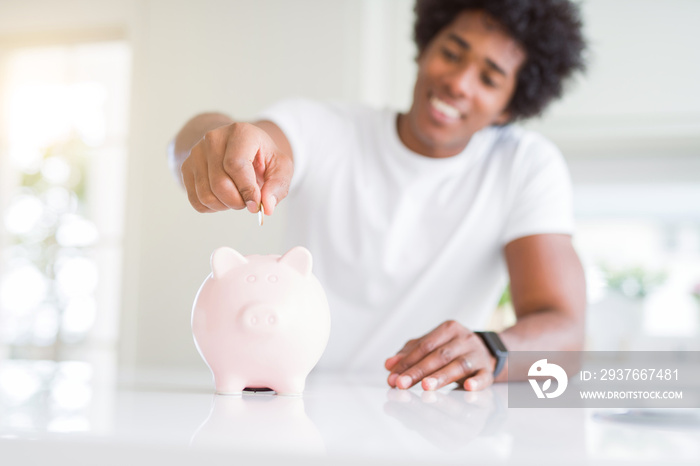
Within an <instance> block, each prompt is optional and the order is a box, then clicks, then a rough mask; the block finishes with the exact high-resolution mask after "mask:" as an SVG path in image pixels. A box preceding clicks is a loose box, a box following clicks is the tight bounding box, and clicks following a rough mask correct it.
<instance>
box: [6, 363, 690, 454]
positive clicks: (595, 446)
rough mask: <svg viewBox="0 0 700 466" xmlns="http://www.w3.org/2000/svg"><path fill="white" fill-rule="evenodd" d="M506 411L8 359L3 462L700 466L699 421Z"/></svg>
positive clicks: (348, 381)
mask: <svg viewBox="0 0 700 466" xmlns="http://www.w3.org/2000/svg"><path fill="white" fill-rule="evenodd" d="M507 401H508V386H507V384H498V385H495V386H492V387H490V388H488V389H486V390H483V391H480V392H466V391H464V390H459V389H451V388H444V389H441V390H439V391H436V392H423V391H422V390H421V389H420V388H414V389H412V390H408V391H400V390H396V389H391V388H389V387H388V386H387V385H386V382H385V376H384V375H383V374H377V375H358V374H344V375H337V374H313V375H312V376H311V377H310V378H309V381H308V384H307V389H306V391H305V393H304V395H303V396H299V397H285V396H277V395H275V394H274V393H269V392H267V393H266V392H259V393H244V394H243V395H241V396H217V395H213V394H212V393H211V389H187V390H163V389H159V390H149V389H145V388H144V389H139V390H134V389H126V388H120V387H117V386H116V384H114V383H101V382H100V377H97V376H95V374H94V373H93V372H92V368H91V367H90V366H89V365H87V364H86V363H79V362H64V363H56V362H48V361H32V362H27V361H2V362H0V450H2V451H4V452H5V453H6V454H9V455H10V457H12V456H11V455H12V452H13V451H14V452H15V453H16V454H17V455H19V454H21V455H26V454H27V452H31V453H32V454H34V455H42V454H44V455H46V457H45V459H46V460H47V461H48V460H50V459H51V458H52V455H54V453H52V451H55V449H57V448H60V447H61V445H66V444H68V443H70V444H71V445H73V446H75V445H76V444H80V445H81V446H83V447H84V448H83V449H82V450H79V451H83V456H85V455H88V453H89V451H93V450H94V452H95V454H96V455H98V456H99V455H101V454H103V453H104V452H105V451H107V450H109V449H110V448H111V449H112V450H114V451H115V452H116V453H115V455H118V454H127V453H128V452H129V451H132V450H133V451H136V450H135V449H139V448H158V449H160V450H161V451H165V450H167V451H170V452H180V453H178V458H186V457H188V458H191V459H192V458H194V459H196V458H203V457H204V456H205V455H208V456H207V457H208V458H212V457H214V458H215V457H217V456H216V455H221V456H222V457H228V456H230V455H231V453H232V452H234V453H236V455H237V456H236V457H240V456H241V455H248V456H250V457H255V458H258V459H260V458H263V459H264V458H266V457H268V458H278V459H279V458H299V459H306V460H309V459H316V460H318V461H319V462H320V463H319V464H322V463H323V462H324V461H326V462H327V461H334V462H335V460H338V461H340V460H342V459H345V460H346V461H350V459H354V460H356V461H365V460H367V461H370V462H372V461H376V462H378V463H382V462H384V463H387V462H402V463H411V462H414V463H415V462H419V463H420V462H424V463H433V464H434V463H435V462H442V463H451V462H457V463H462V464H466V463H465V461H469V462H471V464H486V463H495V464H499V463H500V464H502V463H504V462H509V463H516V464H530V463H533V464H534V463H537V464H542V463H543V462H544V463H547V462H552V463H556V462H560V463H565V464H577V463H587V462H607V461H616V460H627V461H630V462H633V463H634V462H638V461H657V462H659V463H664V462H676V463H678V462H680V463H682V462H688V463H689V464H693V463H697V462H698V461H700V410H675V411H674V412H673V413H670V412H664V411H662V410H657V411H653V410H637V411H631V410H627V411H620V410H618V411H615V410H589V409H573V408H572V409H513V408H511V409H509V408H508V407H507V406H508V402H507ZM27 442H31V445H36V442H41V443H42V444H43V445H44V446H45V448H43V449H36V448H34V447H31V448H30V446H28V445H29V443H27ZM96 445H99V448H98V447H97V446H96ZM91 448H92V449H93V450H90V449H91ZM13 449H14V450H13ZM52 449H53V450H52ZM110 451H111V450H110ZM8 452H9V453H8ZM173 454H174V453H173ZM212 455H213V456H212ZM543 455H546V458H545V457H543ZM18 457H19V456H18ZM22 457H24V456H22ZM38 458H39V459H41V458H42V457H41V456H39V457H38ZM475 461H477V463H474V462H475ZM18 464H22V463H18ZM26 464H28V463H26Z"/></svg>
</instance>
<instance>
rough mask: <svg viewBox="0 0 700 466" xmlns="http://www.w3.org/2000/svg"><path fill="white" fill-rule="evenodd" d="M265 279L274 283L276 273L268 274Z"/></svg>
mask: <svg viewBox="0 0 700 466" xmlns="http://www.w3.org/2000/svg"><path fill="white" fill-rule="evenodd" d="M267 281H268V282H270V283H275V282H276V281H277V275H268V276H267Z"/></svg>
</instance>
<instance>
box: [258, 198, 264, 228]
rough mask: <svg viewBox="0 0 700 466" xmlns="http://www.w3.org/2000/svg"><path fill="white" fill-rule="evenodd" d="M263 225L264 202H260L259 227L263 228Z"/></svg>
mask: <svg viewBox="0 0 700 466" xmlns="http://www.w3.org/2000/svg"><path fill="white" fill-rule="evenodd" d="M262 224H263V205H262V202H260V208H259V209H258V225H260V226H262Z"/></svg>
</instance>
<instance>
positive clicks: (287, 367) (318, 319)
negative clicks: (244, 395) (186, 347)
mask: <svg viewBox="0 0 700 466" xmlns="http://www.w3.org/2000/svg"><path fill="white" fill-rule="evenodd" d="M211 270H212V273H211V274H210V275H209V276H208V277H207V278H206V280H204V283H203V284H202V286H201V288H200V289H199V292H198V293H197V297H196V298H195V301H194V306H193V308H192V333H193V335H194V341H195V344H196V345H197V349H198V350H199V354H200V355H201V356H202V358H203V359H204V361H205V362H206V363H207V365H208V366H209V368H210V369H211V371H212V373H213V374H214V383H215V385H216V393H219V394H222V395H233V394H240V393H241V392H242V391H243V389H244V388H246V387H251V388H261V387H266V388H271V389H272V390H274V391H275V392H277V393H278V394H280V395H285V394H286V395H291V394H300V393H301V392H303V391H304V385H305V384H306V377H307V376H308V375H309V372H311V369H313V367H314V366H315V365H316V363H317V362H318V360H319V359H320V358H321V355H322V354H323V351H324V349H325V348H326V344H327V343H328V335H329V333H330V311H329V309H328V301H327V300H326V294H325V293H324V291H323V288H322V287H321V284H320V283H319V281H318V279H317V278H316V277H315V276H314V275H313V274H312V273H311V253H310V252H309V251H308V250H307V249H305V248H303V247H295V248H292V249H290V250H289V251H288V252H287V253H286V254H284V255H283V256H278V255H266V256H262V255H250V256H243V255H241V254H240V253H238V252H237V251H235V250H233V249H231V248H227V247H223V248H219V249H217V250H216V251H214V253H213V254H212V256H211Z"/></svg>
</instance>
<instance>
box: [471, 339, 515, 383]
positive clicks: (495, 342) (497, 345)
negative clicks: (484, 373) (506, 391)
mask: <svg viewBox="0 0 700 466" xmlns="http://www.w3.org/2000/svg"><path fill="white" fill-rule="evenodd" d="M474 333H476V334H477V335H479V336H480V337H481V339H482V340H483V342H484V344H485V345H486V347H487V348H488V349H489V352H490V353H491V354H492V355H493V356H494V357H495V358H496V368H495V369H494V370H493V378H494V379H495V378H496V377H498V374H500V373H501V371H502V370H503V366H505V365H506V360H507V359H508V350H507V349H506V346H505V345H504V344H503V342H502V341H501V338H500V337H499V336H498V334H497V333H496V332H474Z"/></svg>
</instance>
